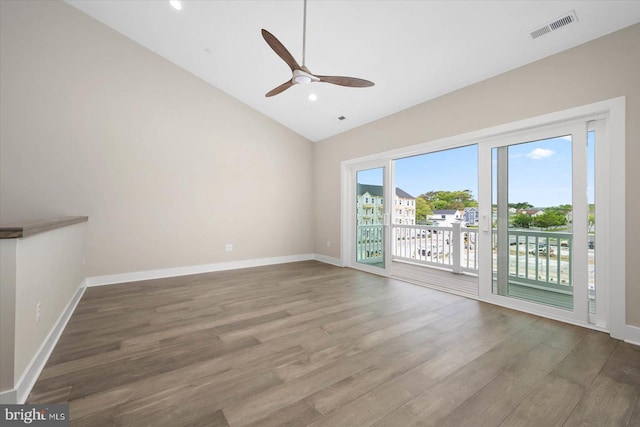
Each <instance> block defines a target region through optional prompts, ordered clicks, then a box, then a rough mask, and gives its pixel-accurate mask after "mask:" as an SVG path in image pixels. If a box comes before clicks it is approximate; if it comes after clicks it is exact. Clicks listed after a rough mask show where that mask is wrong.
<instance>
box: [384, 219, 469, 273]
mask: <svg viewBox="0 0 640 427" xmlns="http://www.w3.org/2000/svg"><path fill="white" fill-rule="evenodd" d="M391 230H392V233H391V244H392V250H393V254H392V255H393V259H394V260H401V261H410V262H413V263H417V264H423V265H425V266H430V267H439V268H445V269H448V270H451V271H453V272H454V273H462V272H469V273H477V271H478V250H477V245H476V243H477V241H478V229H476V228H467V227H463V226H462V224H460V223H454V224H453V225H452V226H451V227H443V226H426V225H397V224H394V225H393V226H392V228H391Z"/></svg>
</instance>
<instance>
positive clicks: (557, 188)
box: [358, 132, 594, 207]
mask: <svg viewBox="0 0 640 427" xmlns="http://www.w3.org/2000/svg"><path fill="white" fill-rule="evenodd" d="M587 143H588V151H587V157H588V187H589V188H588V198H589V203H593V202H594V200H593V184H592V183H593V182H594V175H593V174H594V154H593V148H594V134H593V132H589V134H588V141H587ZM477 156H478V147H477V145H470V146H466V147H460V148H455V149H451V150H445V151H439V152H434V153H429V154H423V155H420V156H413V157H406V158H402V159H397V160H396V161H395V170H396V176H395V182H396V186H397V187H400V188H401V189H403V190H404V191H406V192H407V193H409V194H411V195H412V196H414V197H417V196H419V195H420V194H423V193H426V192H428V191H438V190H446V191H456V190H467V189H468V190H471V192H472V193H473V196H474V198H475V199H476V200H477V195H478V160H477V158H478V157H477ZM508 156H509V195H508V198H509V203H518V202H527V203H530V204H531V205H533V206H535V207H549V206H558V205H562V204H571V185H572V177H571V174H572V169H571V168H572V165H571V137H570V136H566V137H557V138H551V139H545V140H541V141H534V142H526V143H522V144H517V145H511V146H509V148H508ZM494 161H495V153H494ZM493 174H494V175H495V168H494V171H493ZM358 182H360V183H362V184H375V185H382V170H381V169H373V170H368V171H361V172H358ZM494 197H495V195H494ZM494 203H495V202H494Z"/></svg>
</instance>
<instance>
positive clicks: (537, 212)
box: [516, 209, 544, 218]
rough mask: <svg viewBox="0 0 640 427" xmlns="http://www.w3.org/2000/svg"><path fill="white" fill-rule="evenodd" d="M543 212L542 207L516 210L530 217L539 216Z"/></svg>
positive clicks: (517, 212)
mask: <svg viewBox="0 0 640 427" xmlns="http://www.w3.org/2000/svg"><path fill="white" fill-rule="evenodd" d="M543 213H544V211H543V210H542V209H519V210H517V211H516V214H519V215H527V216H530V217H532V218H535V217H537V216H540V215H542V214H543Z"/></svg>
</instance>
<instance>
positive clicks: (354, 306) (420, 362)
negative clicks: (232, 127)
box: [28, 261, 640, 427]
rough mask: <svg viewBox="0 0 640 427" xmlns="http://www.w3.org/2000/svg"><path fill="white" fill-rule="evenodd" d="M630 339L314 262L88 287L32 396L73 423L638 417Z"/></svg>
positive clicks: (562, 421)
mask: <svg viewBox="0 0 640 427" xmlns="http://www.w3.org/2000/svg"><path fill="white" fill-rule="evenodd" d="M639 396H640V348H638V347H634V346H632V345H629V344H625V343H623V342H620V341H616V340H613V339H611V338H609V337H608V335H606V334H603V333H598V332H594V331H591V330H588V329H583V328H579V327H576V326H571V325H567V324H562V323H559V322H554V321H551V320H547V319H543V318H539V317H536V316H532V315H528V314H524V313H519V312H516V311H511V310H507V309H504V308H500V307H496V306H492V305H488V304H484V303H480V302H477V301H474V300H470V299H465V298H462V297H458V296H454V295H451V294H447V293H442V292H439V291H434V290H430V289H426V288H422V287H419V286H415V285H410V284H407V283H403V282H400V281H396V280H392V279H386V278H382V277H378V276H375V275H371V274H367V273H363V272H359V271H355V270H351V269H348V268H337V267H332V266H329V265H326V264H322V263H319V262H315V261H309V262H300V263H292V264H283V265H278V266H269V267H259V268H253V269H245V270H235V271H227V272H219V273H210V274H203V275H196V276H188V277H181V278H174V279H163V280H156V281H147V282H136V283H130V284H122V285H113V286H104V287H96V288H89V289H87V291H86V293H85V295H84V297H83V298H82V300H81V302H80V304H79V305H78V307H77V309H76V311H75V313H74V314H73V316H72V318H71V321H70V322H69V324H68V326H67V328H66V330H65V331H64V334H63V335H62V337H61V339H60V341H59V343H58V345H57V347H56V348H55V350H54V352H53V354H52V356H51V358H50V360H49V362H48V364H47V366H46V368H45V369H44V371H43V372H42V374H41V376H40V378H39V379H38V381H37V383H36V385H35V387H34V389H33V392H32V393H31V395H30V397H29V399H28V402H29V403H65V402H68V403H69V405H70V414H71V421H72V423H71V424H72V425H78V426H85V425H86V426H110V425H123V426H137V425H145V426H161V425H167V426H218V425H220V426H225V425H231V426H246V425H252V426H280V425H292V426H298V425H300V426H302V425H313V426H343V425H344V426H368V425H375V426H402V427H407V426H417V425H433V426H467V425H468V426H498V425H501V426H527V425H529V426H555V425H566V426H578V425H580V426H584V425H589V426H607V425H612V426H614V425H615V426H618V425H621V426H624V425H634V426H638V425H640V402H639V399H638V397H639Z"/></svg>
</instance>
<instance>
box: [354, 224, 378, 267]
mask: <svg viewBox="0 0 640 427" xmlns="http://www.w3.org/2000/svg"><path fill="white" fill-rule="evenodd" d="M356 232H357V234H356V260H357V261H358V262H360V263H364V264H378V263H381V262H383V261H384V257H383V254H384V244H383V242H384V239H383V237H384V229H383V226H382V225H359V226H358V227H357V228H356Z"/></svg>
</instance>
